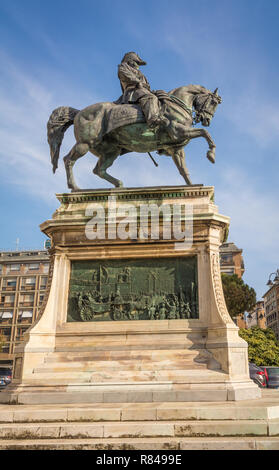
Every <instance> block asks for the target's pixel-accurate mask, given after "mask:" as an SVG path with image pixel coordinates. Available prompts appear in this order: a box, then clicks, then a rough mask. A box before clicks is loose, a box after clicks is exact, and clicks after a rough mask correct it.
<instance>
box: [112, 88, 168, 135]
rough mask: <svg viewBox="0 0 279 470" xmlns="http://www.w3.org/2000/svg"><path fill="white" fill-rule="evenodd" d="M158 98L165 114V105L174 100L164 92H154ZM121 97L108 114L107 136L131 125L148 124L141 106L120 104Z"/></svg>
mask: <svg viewBox="0 0 279 470" xmlns="http://www.w3.org/2000/svg"><path fill="white" fill-rule="evenodd" d="M153 93H154V95H156V96H157V98H158V100H159V103H160V106H161V109H162V114H164V103H165V102H173V98H172V97H171V96H170V95H168V93H166V92H165V91H164V90H156V91H153ZM120 103H121V97H120V98H119V99H118V100H117V101H115V102H114V103H112V107H111V108H110V109H109V110H108V111H107V113H106V131H105V134H108V133H109V132H111V131H113V130H115V129H117V128H118V127H122V126H127V125H129V124H137V123H144V122H146V120H145V117H144V114H143V112H142V110H141V107H140V105H137V104H132V103H131V104H120Z"/></svg>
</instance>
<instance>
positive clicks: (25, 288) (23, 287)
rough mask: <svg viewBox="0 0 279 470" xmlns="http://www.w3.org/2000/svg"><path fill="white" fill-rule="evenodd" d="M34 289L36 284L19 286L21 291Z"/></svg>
mask: <svg viewBox="0 0 279 470" xmlns="http://www.w3.org/2000/svg"><path fill="white" fill-rule="evenodd" d="M35 289H36V284H24V285H22V286H21V288H20V290H21V291H34V290H35Z"/></svg>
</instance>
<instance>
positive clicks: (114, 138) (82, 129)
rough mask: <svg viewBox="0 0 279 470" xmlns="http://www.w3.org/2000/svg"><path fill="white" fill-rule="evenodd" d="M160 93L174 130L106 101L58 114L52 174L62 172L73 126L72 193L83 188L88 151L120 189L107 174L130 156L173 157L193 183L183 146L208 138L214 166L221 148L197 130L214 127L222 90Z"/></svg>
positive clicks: (51, 133) (51, 129)
mask: <svg viewBox="0 0 279 470" xmlns="http://www.w3.org/2000/svg"><path fill="white" fill-rule="evenodd" d="M156 94H157V96H158V98H159V99H160V103H161V112H162V114H163V115H164V117H166V118H167V120H168V122H169V126H166V127H163V128H159V129H150V128H149V127H148V126H147V124H146V122H145V119H144V117H143V114H142V112H141V110H140V108H139V106H136V105H123V104H121V105H118V104H115V103H109V102H107V103H106V102H105V103H96V104H93V105H91V106H88V107H87V108H85V109H83V110H82V111H79V110H77V109H74V108H70V107H64V106H62V107H59V108H57V109H55V110H54V111H53V112H52V114H51V116H50V118H49V121H48V124H47V129H48V143H49V146H50V153H51V161H52V165H53V172H55V170H56V168H57V164H58V158H59V152H60V146H61V143H62V140H63V137H64V133H65V131H66V130H67V129H68V127H69V126H71V125H72V124H74V134H75V138H76V144H75V145H74V146H73V148H72V149H71V150H70V152H69V153H68V154H67V155H66V156H65V157H64V163H65V168H66V174H67V183H68V187H69V188H70V189H72V190H73V191H76V190H78V189H79V188H78V187H77V185H76V183H75V180H74V176H73V166H74V164H75V162H76V161H77V160H78V159H79V158H80V157H82V156H84V155H85V154H86V153H87V152H88V151H90V152H91V153H92V154H93V155H95V156H96V157H98V159H99V160H98V163H97V165H96V166H95V168H94V170H93V173H94V174H96V175H98V176H100V178H103V179H105V180H107V181H109V182H110V183H112V184H113V185H114V186H116V187H121V186H122V182H121V181H120V180H118V179H116V178H114V177H113V176H111V175H110V174H108V173H107V169H108V168H109V167H110V166H111V165H112V164H113V162H114V160H115V159H116V158H117V157H118V156H119V155H123V154H124V153H128V152H139V153H145V152H148V153H149V152H152V151H157V152H158V154H163V155H167V156H171V157H172V159H173V161H174V163H175V165H176V166H177V168H178V171H179V173H180V174H181V176H182V177H183V178H184V180H185V182H186V184H187V185H190V184H192V183H191V180H190V177H189V172H188V169H187V167H186V164H185V154H184V147H185V145H187V144H188V142H189V141H190V140H191V139H195V138H197V137H203V138H205V139H206V141H207V143H208V145H209V150H208V152H207V158H208V159H209V160H210V161H211V162H212V163H214V161H215V147H216V146H215V144H214V141H213V140H212V138H211V136H210V134H209V132H208V131H207V130H205V129H203V128H193V127H192V126H193V124H195V123H198V122H201V124H202V125H203V126H206V127H207V126H209V124H210V122H211V119H212V117H213V116H214V113H215V110H216V108H217V106H218V104H219V103H221V98H220V96H219V95H218V91H217V89H216V90H215V91H214V92H211V91H209V90H207V89H206V88H204V87H202V86H200V85H188V86H182V87H179V88H175V89H173V90H171V91H170V92H169V93H166V92H160V91H159V92H156ZM193 110H194V112H195V116H193Z"/></svg>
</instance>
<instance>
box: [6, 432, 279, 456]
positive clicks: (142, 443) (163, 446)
mask: <svg viewBox="0 0 279 470" xmlns="http://www.w3.org/2000/svg"><path fill="white" fill-rule="evenodd" d="M0 450H102V451H107V450H125V451H129V450H143V451H146V450H151V451H152V450H167V451H171V450H181V451H187V450H279V438H278V437H264V436H262V437H243V436H241V437H192V438H189V437H187V438H171V437H169V438H163V437H160V438H159V437H157V438H154V437H148V438H134V439H131V438H127V437H126V438H125V441H123V439H117V438H114V439H113V438H106V439H62V438H61V439H29V440H21V439H16V440H12V439H10V440H0ZM123 456H126V457H128V454H123ZM135 458H136V456H135ZM143 458H144V457H143ZM139 463H140V462H139Z"/></svg>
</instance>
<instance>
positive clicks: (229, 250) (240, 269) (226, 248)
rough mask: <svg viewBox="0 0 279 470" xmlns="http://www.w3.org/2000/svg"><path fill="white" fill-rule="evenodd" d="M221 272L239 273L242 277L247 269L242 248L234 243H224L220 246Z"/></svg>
mask: <svg viewBox="0 0 279 470" xmlns="http://www.w3.org/2000/svg"><path fill="white" fill-rule="evenodd" d="M220 268H221V273H224V274H230V275H232V274H237V276H238V277H242V276H243V274H244V271H245V268H244V261H243V256H242V250H241V249H240V248H238V247H237V246H236V245H235V244H234V243H223V245H221V247H220Z"/></svg>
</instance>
